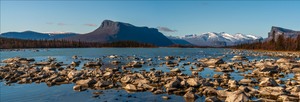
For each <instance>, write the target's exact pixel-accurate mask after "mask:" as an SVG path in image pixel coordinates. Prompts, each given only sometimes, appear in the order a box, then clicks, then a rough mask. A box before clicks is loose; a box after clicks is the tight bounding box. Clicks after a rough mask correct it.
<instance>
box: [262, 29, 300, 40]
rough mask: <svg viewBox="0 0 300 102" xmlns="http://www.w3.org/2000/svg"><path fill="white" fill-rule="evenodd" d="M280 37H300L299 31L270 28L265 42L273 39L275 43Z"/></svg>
mask: <svg viewBox="0 0 300 102" xmlns="http://www.w3.org/2000/svg"><path fill="white" fill-rule="evenodd" d="M280 35H283V36H284V37H285V38H293V39H296V38H297V37H298V35H300V31H294V30H290V29H286V28H281V27H275V26H272V28H271V31H270V32H269V34H268V38H267V41H269V40H272V39H273V38H274V37H275V40H276V41H277V39H278V37H279V36H280Z"/></svg>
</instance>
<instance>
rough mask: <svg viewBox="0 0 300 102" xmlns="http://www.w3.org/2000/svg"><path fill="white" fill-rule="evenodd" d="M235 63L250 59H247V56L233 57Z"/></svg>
mask: <svg viewBox="0 0 300 102" xmlns="http://www.w3.org/2000/svg"><path fill="white" fill-rule="evenodd" d="M231 60H233V61H244V60H246V61H247V60H248V58H246V57H245V56H240V55H236V56H233V58H232V59H231Z"/></svg>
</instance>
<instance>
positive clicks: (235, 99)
mask: <svg viewBox="0 0 300 102" xmlns="http://www.w3.org/2000/svg"><path fill="white" fill-rule="evenodd" d="M248 101H250V99H249V97H248V96H247V95H246V94H245V93H244V92H243V91H241V90H237V91H234V92H231V93H229V94H228V96H227V97H226V100H225V102H248Z"/></svg>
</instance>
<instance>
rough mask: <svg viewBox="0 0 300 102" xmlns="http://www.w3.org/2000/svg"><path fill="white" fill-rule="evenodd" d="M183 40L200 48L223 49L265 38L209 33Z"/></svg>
mask: <svg viewBox="0 0 300 102" xmlns="http://www.w3.org/2000/svg"><path fill="white" fill-rule="evenodd" d="M181 39H184V40H186V41H187V42H189V43H191V44H194V45H198V46H214V47H221V46H233V45H237V44H243V43H252V42H256V41H260V40H262V39H263V38H262V37H259V36H254V35H245V34H241V33H237V34H228V33H226V32H220V33H216V32H207V33H203V34H199V35H196V34H192V35H185V36H184V37H181Z"/></svg>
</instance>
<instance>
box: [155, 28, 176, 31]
mask: <svg viewBox="0 0 300 102" xmlns="http://www.w3.org/2000/svg"><path fill="white" fill-rule="evenodd" d="M157 29H158V30H159V31H162V32H177V30H172V29H170V28H168V27H157Z"/></svg>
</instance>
